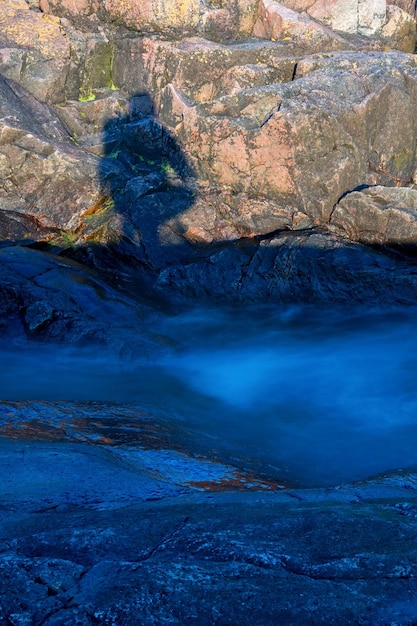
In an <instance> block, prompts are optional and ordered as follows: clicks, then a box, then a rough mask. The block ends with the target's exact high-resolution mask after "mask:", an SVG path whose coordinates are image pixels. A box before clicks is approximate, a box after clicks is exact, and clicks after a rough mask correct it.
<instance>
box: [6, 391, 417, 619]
mask: <svg viewBox="0 0 417 626" xmlns="http://www.w3.org/2000/svg"><path fill="white" fill-rule="evenodd" d="M27 408H28V410H29V414H30V411H31V407H30V406H29V407H27ZM73 408H74V407H73ZM78 408H79V409H81V411H82V412H83V413H84V415H86V414H87V413H88V408H87V407H85V406H84V407H81V406H80V407H78ZM3 410H13V408H12V407H9V408H7V406H6V405H4V403H3V405H2V411H3ZM14 410H15V409H14ZM19 410H20V411H23V410H24V407H23V406H22V405H21V406H20V407H19ZM36 410H38V411H39V410H42V411H43V412H44V414H48V411H49V413H51V412H52V413H53V412H56V409H55V408H54V407H51V406H49V407H48V406H47V405H46V406H45V405H44V406H43V407H41V406H37V407H36ZM96 410H97V409H95V415H97V412H96ZM113 411H115V409H112V407H110V406H108V407H106V418H107V419H108V418H109V416H111V414H112V412H113ZM117 411H118V410H117ZM117 411H116V412H117ZM93 417H94V416H93ZM55 419H56V418H55ZM17 461H18V462H17ZM0 463H1V465H2V475H3V476H5V479H4V480H3V481H2V486H1V492H2V497H1V500H2V507H1V514H0V520H1V521H0V568H1V571H2V576H1V578H0V589H1V593H0V597H1V603H0V604H1V609H0V610H1V613H0V619H1V620H2V623H4V624H8V623H31V624H70V623H81V624H95V623H102V624H107V623H109V624H110V623H114V622H116V623H118V624H126V625H127V624H131V623H132V620H133V621H135V620H138V619H140V621H141V623H144V624H154V623H159V622H161V621H167V622H168V623H173V624H177V623H178V624H181V623H184V621H190V622H191V623H196V624H197V623H205V624H209V623H218V624H229V623H236V622H237V621H239V623H243V624H249V623H253V620H254V619H256V621H257V623H262V624H276V622H277V619H279V620H280V621H281V622H282V623H291V624H305V623H313V624H320V623H323V622H324V621H325V622H326V623H327V622H328V623H334V624H342V623H346V622H354V621H355V622H356V621H357V622H358V623H363V624H389V623H393V622H396V623H411V622H412V621H413V620H415V618H416V608H415V607H416V594H417V588H416V583H415V580H416V579H415V575H416V571H417V561H416V558H417V555H416V553H415V550H414V548H413V546H414V544H415V536H416V530H417V526H416V524H417V522H416V520H417V503H416V502H415V497H414V495H413V493H414V492H415V485H416V478H415V475H414V474H413V473H412V472H404V473H402V474H400V475H392V476H386V477H381V478H379V479H378V480H375V481H369V482H367V483H365V484H355V485H352V486H344V487H341V488H336V489H326V490H300V489H287V490H284V491H282V490H279V491H278V492H276V491H274V490H272V492H269V493H266V492H264V493H259V491H258V492H256V493H245V494H244V495H243V494H239V493H233V494H226V493H218V492H216V490H214V491H213V490H212V489H210V487H208V488H207V487H205V491H206V493H204V492H200V493H196V492H194V494H193V493H192V491H193V489H192V488H190V487H189V486H185V485H184V484H183V485H182V486H179V485H178V478H177V477H178V475H179V473H180V472H178V471H177V472H176V473H173V474H171V477H169V476H168V475H166V476H165V477H163V478H161V476H158V477H155V476H152V472H149V471H144V467H143V466H142V467H140V466H138V465H136V464H134V463H132V456H127V457H126V458H125V459H124V462H123V461H122V462H121V461H120V460H115V458H114V457H112V456H111V455H110V456H109V454H108V452H104V450H103V448H100V449H99V448H98V447H97V446H91V445H90V446H88V445H85V444H83V445H81V444H78V445H76V444H71V443H60V444H59V445H58V444H56V443H36V442H32V443H24V442H22V441H16V442H11V441H10V440H9V441H5V440H2V443H1V456H0ZM169 463H170V465H171V470H172V469H173V466H174V463H175V459H174V457H173V456H172V455H171V458H170V460H169ZM12 467H13V469H12ZM194 472H195V473H196V475H198V474H199V473H204V472H207V469H206V468H205V461H204V460H201V459H200V461H199V465H198V464H196V466H195V468H194ZM173 476H174V478H173ZM215 482H216V480H214V483H215ZM214 483H213V484H214ZM199 489H201V487H199ZM207 490H208V491H211V493H207Z"/></svg>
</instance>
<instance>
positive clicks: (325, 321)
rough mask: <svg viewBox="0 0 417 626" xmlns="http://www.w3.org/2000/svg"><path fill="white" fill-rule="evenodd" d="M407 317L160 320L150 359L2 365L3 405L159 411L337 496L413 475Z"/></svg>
mask: <svg viewBox="0 0 417 626" xmlns="http://www.w3.org/2000/svg"><path fill="white" fill-rule="evenodd" d="M416 319H417V318H416V311H414V310H410V309H407V310H397V311H391V312H381V311H371V310H368V311H360V310H357V309H356V310H354V311H349V312H347V311H343V310H341V309H333V310H330V311H329V310H326V309H325V308H323V309H318V308H313V307H302V306H300V307H287V308H285V309H280V310H277V309H272V308H259V307H258V308H256V309H255V308H253V309H250V308H249V309H244V310H242V309H227V310H225V309H223V310H218V309H217V310H216V309H210V308H206V309H195V310H192V311H187V312H182V313H179V314H178V315H175V316H169V317H166V318H163V319H162V321H161V322H160V324H159V327H158V329H157V332H158V333H159V334H160V335H162V336H165V337H167V338H169V340H170V341H169V342H167V343H168V344H170V345H171V347H169V348H167V349H166V350H165V351H164V352H163V353H162V354H159V355H158V357H155V358H153V357H152V355H151V356H149V355H147V357H146V359H140V358H138V359H133V360H130V361H123V360H120V359H117V358H116V357H114V356H109V355H104V354H103V355H101V354H100V353H98V352H97V351H95V352H94V354H93V353H92V352H91V351H89V350H87V349H85V350H81V349H78V350H74V349H72V350H69V349H66V348H63V347H62V348H56V347H55V348H53V349H52V348H48V347H45V346H44V347H42V348H39V346H38V347H37V350H36V352H33V351H29V350H28V349H27V348H26V347H25V348H22V349H19V348H18V347H16V346H15V347H14V348H13V350H3V352H2V353H1V355H0V360H1V370H0V371H1V374H0V398H1V399H3V400H23V399H30V400H32V399H36V400H94V401H96V400H105V401H112V402H127V403H133V402H135V403H140V404H142V405H144V406H147V407H149V408H150V409H152V408H155V409H158V410H164V411H165V412H167V413H168V414H169V415H172V419H173V420H174V421H175V420H178V421H179V422H182V423H184V424H187V426H189V427H190V428H191V429H193V430H194V431H195V432H196V433H198V432H201V433H206V434H209V435H210V437H212V439H213V447H216V448H218V449H220V450H221V451H222V452H223V453H224V454H228V455H229V456H231V457H232V458H237V459H241V460H243V461H244V460H245V459H246V461H247V463H248V464H249V465H250V464H251V463H253V462H256V463H257V464H258V468H260V469H261V470H262V471H264V472H265V473H266V474H267V475H269V476H271V477H275V478H278V479H281V480H286V481H289V482H294V483H296V484H299V485H304V486H325V485H335V484H340V483H343V482H348V481H354V480H359V479H364V478H367V477H369V476H373V475H376V474H378V473H381V472H385V471H388V470H395V469H399V468H402V469H405V468H408V467H410V466H413V465H417V322H416V321H415V320H416Z"/></svg>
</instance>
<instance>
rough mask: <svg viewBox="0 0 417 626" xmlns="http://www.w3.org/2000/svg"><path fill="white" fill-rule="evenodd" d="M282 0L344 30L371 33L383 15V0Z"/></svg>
mask: <svg viewBox="0 0 417 626" xmlns="http://www.w3.org/2000/svg"><path fill="white" fill-rule="evenodd" d="M282 4H283V5H285V6H286V7H288V8H290V9H293V10H294V11H299V12H303V11H305V12H306V13H308V15H310V17H312V18H314V19H315V20H317V21H319V22H322V23H323V24H326V26H328V27H329V28H333V29H335V30H336V31H341V32H344V33H359V34H361V35H366V36H372V35H374V34H375V33H377V32H378V31H379V30H380V29H381V27H382V26H383V24H384V22H385V19H386V0H283V2H282Z"/></svg>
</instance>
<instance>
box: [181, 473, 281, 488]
mask: <svg viewBox="0 0 417 626" xmlns="http://www.w3.org/2000/svg"><path fill="white" fill-rule="evenodd" d="M187 485H188V486H189V487H193V488H194V489H201V490H202V491H215V492H221V491H280V490H282V489H288V488H289V486H288V485H284V484H282V483H280V482H278V481H276V480H272V479H264V478H261V477H259V476H256V475H255V474H254V472H248V473H243V472H239V471H238V470H235V471H234V472H232V474H231V476H224V477H223V478H220V479H218V480H199V481H190V482H188V483H187Z"/></svg>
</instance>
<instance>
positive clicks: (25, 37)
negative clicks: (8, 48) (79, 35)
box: [0, 0, 70, 62]
mask: <svg viewBox="0 0 417 626" xmlns="http://www.w3.org/2000/svg"><path fill="white" fill-rule="evenodd" d="M28 9H29V6H28V4H27V3H26V2H21V1H19V0H18V1H16V0H3V1H2V3H1V5H0V31H1V33H2V35H3V37H5V38H6V39H7V40H8V41H10V43H11V44H16V45H18V46H22V47H25V48H27V49H28V50H36V51H37V52H39V53H40V54H41V55H42V56H45V57H47V58H48V59H61V60H62V59H64V58H69V56H70V44H69V42H68V41H67V38H66V37H65V33H64V31H63V29H62V27H61V25H60V23H59V20H55V19H51V18H45V16H43V15H42V14H41V13H36V12H35V11H29V10H28ZM28 61H29V62H30V55H29V56H28Z"/></svg>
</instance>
